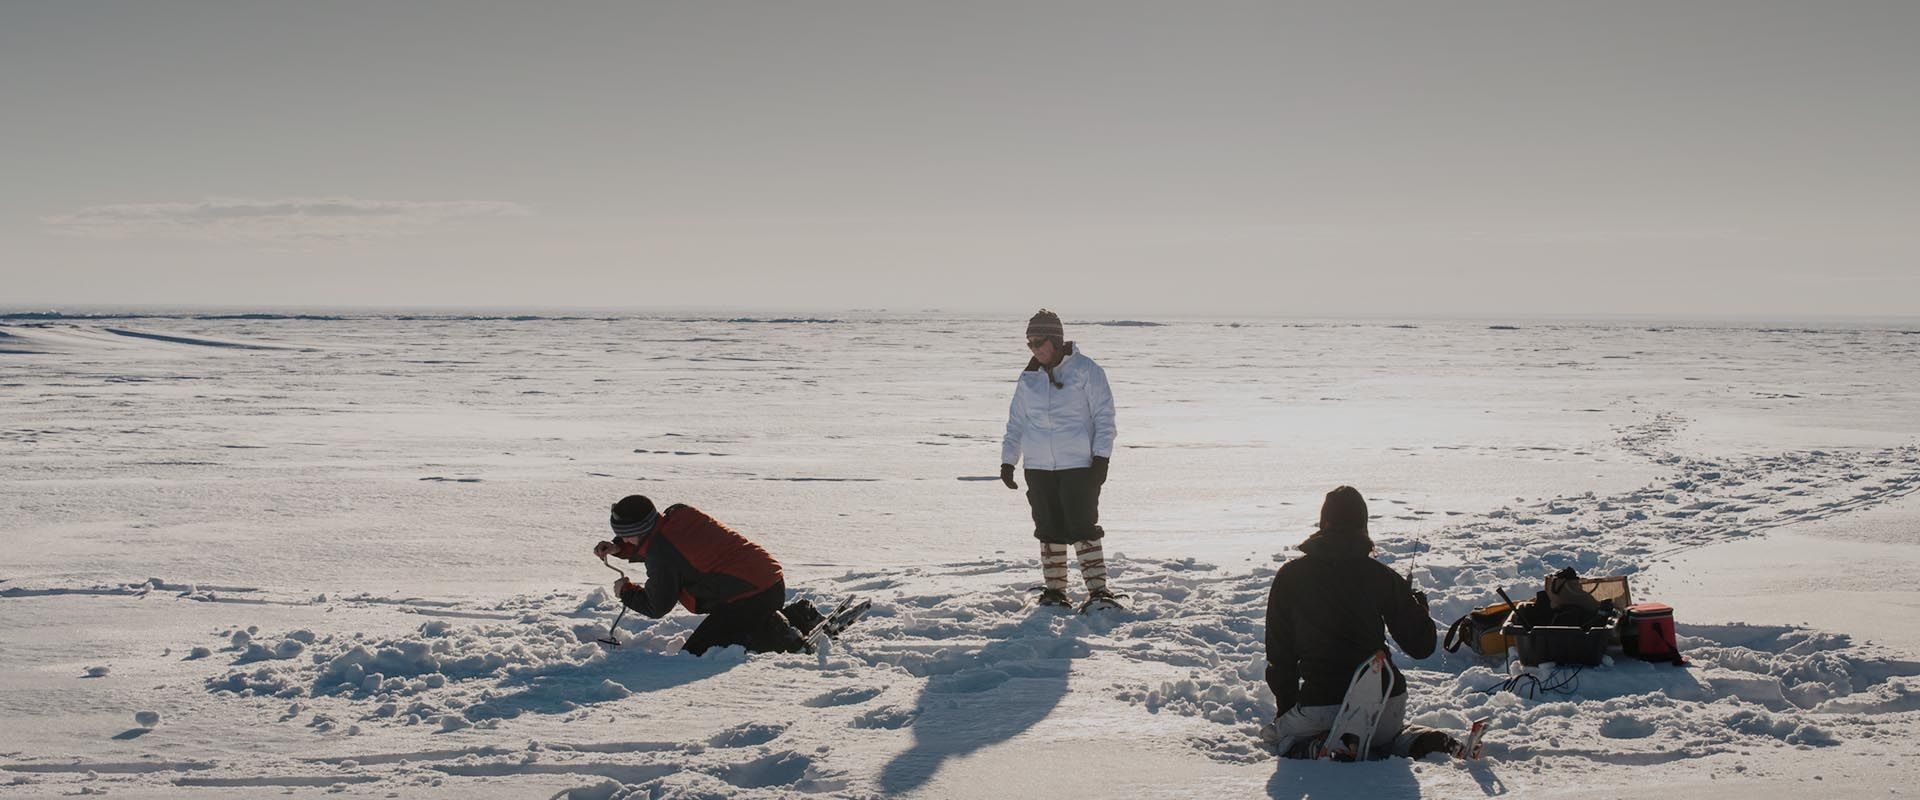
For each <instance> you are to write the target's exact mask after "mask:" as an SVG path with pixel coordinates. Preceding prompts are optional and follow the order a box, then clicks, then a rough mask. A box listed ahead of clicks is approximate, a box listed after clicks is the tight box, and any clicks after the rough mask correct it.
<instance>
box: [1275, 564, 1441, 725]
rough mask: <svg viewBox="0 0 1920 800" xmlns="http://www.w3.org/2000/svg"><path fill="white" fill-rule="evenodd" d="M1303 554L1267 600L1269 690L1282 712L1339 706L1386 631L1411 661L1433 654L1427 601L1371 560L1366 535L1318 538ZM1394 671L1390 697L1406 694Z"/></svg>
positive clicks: (1279, 577)
mask: <svg viewBox="0 0 1920 800" xmlns="http://www.w3.org/2000/svg"><path fill="white" fill-rule="evenodd" d="M1300 549H1301V551H1303V552H1304V553H1306V555H1304V556H1302V557H1300V558H1296V559H1294V560H1292V561H1288V562H1287V563H1285V564H1282V565H1281V566H1280V571H1279V572H1278V573H1277V574H1275V575H1274V576H1273V590H1272V591H1271V592H1270V593H1269V594H1268V595H1267V685H1268V686H1269V687H1271V688H1272V689H1273V697H1274V700H1275V701H1277V702H1278V704H1279V709H1280V711H1281V712H1283V713H1284V712H1285V711H1286V710H1287V709H1289V708H1292V707H1293V706H1294V705H1296V704H1297V705H1302V706H1325V705H1339V704H1340V701H1341V700H1342V699H1344V698H1345V696H1346V693H1347V684H1349V683H1351V682H1352V681H1353V671H1354V669H1355V668H1357V667H1359V666H1360V664H1361V662H1364V661H1366V660H1367V658H1369V657H1370V656H1372V655H1373V653H1374V651H1376V650H1382V649H1385V647H1386V635H1385V633H1384V632H1383V630H1382V628H1383V627H1384V628H1385V630H1386V631H1391V632H1392V634H1393V640H1394V641H1395V642H1398V643H1399V645H1400V649H1401V650H1402V651H1404V652H1405V653H1406V654H1407V655H1409V656H1412V657H1413V658H1426V657H1427V656H1430V655H1433V648H1434V644H1435V635H1434V631H1435V629H1434V624H1433V620H1432V619H1431V618H1429V617H1428V616H1427V600H1426V597H1425V596H1424V595H1421V594H1419V593H1417V592H1415V591H1414V590H1413V586H1412V585H1411V584H1410V583H1408V581H1407V579H1406V578H1404V577H1402V576H1401V575H1400V574H1399V573H1396V572H1394V571H1393V570H1392V569H1391V568H1389V567H1388V566H1386V565H1385V564H1382V563H1380V562H1378V561H1375V560H1373V558H1372V557H1371V556H1370V553H1371V552H1372V550H1373V542H1372V541H1371V540H1369V539H1368V538H1367V537H1366V534H1365V533H1357V532H1350V533H1339V534H1330V533H1326V532H1321V533H1315V534H1314V535H1313V536H1311V537H1309V538H1308V539H1307V540H1306V541H1305V542H1302V543H1301V544H1300ZM1389 666H1390V668H1391V669H1392V670H1393V690H1392V692H1391V693H1390V694H1389V696H1393V695H1399V694H1404V693H1405V692H1406V691H1407V681H1406V678H1405V677H1404V676H1402V675H1401V674H1400V669H1399V667H1397V666H1392V664H1391V661H1389Z"/></svg>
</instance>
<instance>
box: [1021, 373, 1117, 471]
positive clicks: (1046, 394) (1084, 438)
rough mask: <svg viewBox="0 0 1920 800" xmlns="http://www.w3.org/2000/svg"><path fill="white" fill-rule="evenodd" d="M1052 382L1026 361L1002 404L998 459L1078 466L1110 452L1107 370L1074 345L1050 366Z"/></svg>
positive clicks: (1110, 398)
mask: <svg viewBox="0 0 1920 800" xmlns="http://www.w3.org/2000/svg"><path fill="white" fill-rule="evenodd" d="M1053 377H1054V380H1057V381H1059V382H1060V384H1061V386H1060V388H1054V386H1053V383H1052V381H1049V380H1047V373H1046V370H1043V369H1041V368H1040V364H1039V363H1038V362H1029V363H1028V364H1027V369H1026V371H1025V372H1022V373H1020V382H1019V383H1018V384H1017V385H1015V387H1014V390H1013V405H1012V407H1011V408H1009V409H1008V410H1007V437H1006V439H1004V440H1002V442H1001V443H1000V463H1002V464H1019V463H1020V457H1021V456H1022V455H1023V454H1024V455H1025V456H1026V458H1027V465H1026V468H1027V469H1047V470H1055V469H1078V468H1080V467H1090V466H1093V457H1094V456H1101V457H1103V458H1112V457H1113V437H1114V427H1113V389H1112V387H1110V386H1108V385H1107V371H1106V370H1103V369H1101V368H1100V365H1099V364H1095V363H1093V359H1091V358H1088V357H1087V356H1086V354H1085V353H1082V352H1080V348H1079V346H1078V345H1073V346H1072V352H1069V353H1068V354H1067V357H1066V358H1065V359H1063V360H1062V361H1061V362H1060V366H1058V367H1055V368H1054V369H1053Z"/></svg>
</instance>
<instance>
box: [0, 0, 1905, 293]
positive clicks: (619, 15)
mask: <svg viewBox="0 0 1920 800" xmlns="http://www.w3.org/2000/svg"><path fill="white" fill-rule="evenodd" d="M1916 42H1920V3H1915V2H1910V1H1909V0H1890V1H1889V2H1877V3H1865V2H1789V3H1782V2H1765V1H1762V0H1737V1H1734V2H1718V1H1709V0H1686V1H1685V2H1668V1H1662V2H1503V3H1486V2H1432V1H1431V0H1422V1H1421V2H1411V3H1404V4H1402V3H1392V4H1382V3H1361V2H1331V1H1330V2H1325V3H1316V4H1312V5H1306V4H1293V3H1276V2H1269V3H1200V2H1164V3H1140V2H1124V1H1116V0H1098V1H1097V2H1094V1H1087V2H1067V1H1051V0H1031V1H1029V2H973V1H971V0H969V2H951V3H949V2H914V1H908V2H799V1H792V2H790V1H787V0H780V1H778V2H775V1H772V0H769V1H768V2H761V3H743V2H710V1H705V0H702V1H698V2H696V1H695V0H687V1H686V2H664V3H663V2H605V3H570V2H557V3H545V2H542V3H532V2H528V3H521V4H506V3H478V2H466V1H465V0H460V1H457V2H424V1H422V0H398V1H393V0H382V1H381V2H366V3H356V2H332V1H330V2H264V1H260V2H254V1H250V2H238V1H236V2H220V3H189V2H165V1H162V0H127V1H126V2H92V1H90V0H57V1H55V0H48V1H47V2H30V1H29V0H0V76H3V77H0V306H4V307H17V306H48V307H56V306H77V305H86V304H130V305H159V304H166V305H183V304H184V305H221V306H259V307H268V306H343V305H344V306H423V305H439V306H493V307H610V308H611V307H619V308H632V309H650V308H660V309H667V308H689V307H707V308H729V307H731V308H743V309H748V308H791V309H815V308H817V309H848V308H889V309H894V310H920V309H927V308H942V309H949V310H988V311H1002V312H1009V313H1012V312H1018V313H1025V312H1028V311H1030V310H1031V309H1032V308H1034V307H1037V306H1041V305H1046V306H1051V307H1054V308H1058V309H1063V311H1064V312H1065V313H1067V314H1068V315H1069V316H1072V317H1079V318H1089V317H1093V316H1097V315H1099V314H1103V313H1115V314H1118V313H1141V314H1148V313H1166V314H1177V313H1220V314H1275V315H1310V316H1339V315H1349V314H1387V315H1392V314H1420V315H1448V314H1464V315H1472V314H1516V315H1557V314H1565V315H1595V314H1649V315H1670V316H1680V317H1700V316H1733V317H1739V316H1756V317H1758V316H1847V315H1866V316H1914V315H1920V44H1916Z"/></svg>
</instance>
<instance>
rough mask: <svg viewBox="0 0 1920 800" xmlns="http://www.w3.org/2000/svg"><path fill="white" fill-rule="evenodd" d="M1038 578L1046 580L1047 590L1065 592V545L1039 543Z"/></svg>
mask: <svg viewBox="0 0 1920 800" xmlns="http://www.w3.org/2000/svg"><path fill="white" fill-rule="evenodd" d="M1040 577H1042V578H1044V579H1045V580H1046V584H1047V588H1049V589H1058V590H1060V591H1062V592H1064V591H1066V590H1067V546H1066V545H1064V544H1052V543H1049V542H1041V543H1040Z"/></svg>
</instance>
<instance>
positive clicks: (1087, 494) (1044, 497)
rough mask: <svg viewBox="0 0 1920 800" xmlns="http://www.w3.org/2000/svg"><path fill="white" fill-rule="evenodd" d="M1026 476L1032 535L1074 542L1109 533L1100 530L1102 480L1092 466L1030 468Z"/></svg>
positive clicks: (1056, 542) (1058, 542)
mask: <svg viewBox="0 0 1920 800" xmlns="http://www.w3.org/2000/svg"><path fill="white" fill-rule="evenodd" d="M1026 475H1027V505H1029V506H1031V507H1032V508H1033V538H1035V539H1039V540H1040V541H1043V542H1048V543H1050V544H1073V543H1074V542H1086V541H1094V540H1097V539H1099V538H1100V537H1102V536H1106V535H1107V532H1106V531H1104V530H1101V529H1100V479H1099V478H1097V477H1094V474H1093V468H1092V467H1081V468H1079V469H1030V470H1027V471H1026Z"/></svg>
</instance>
